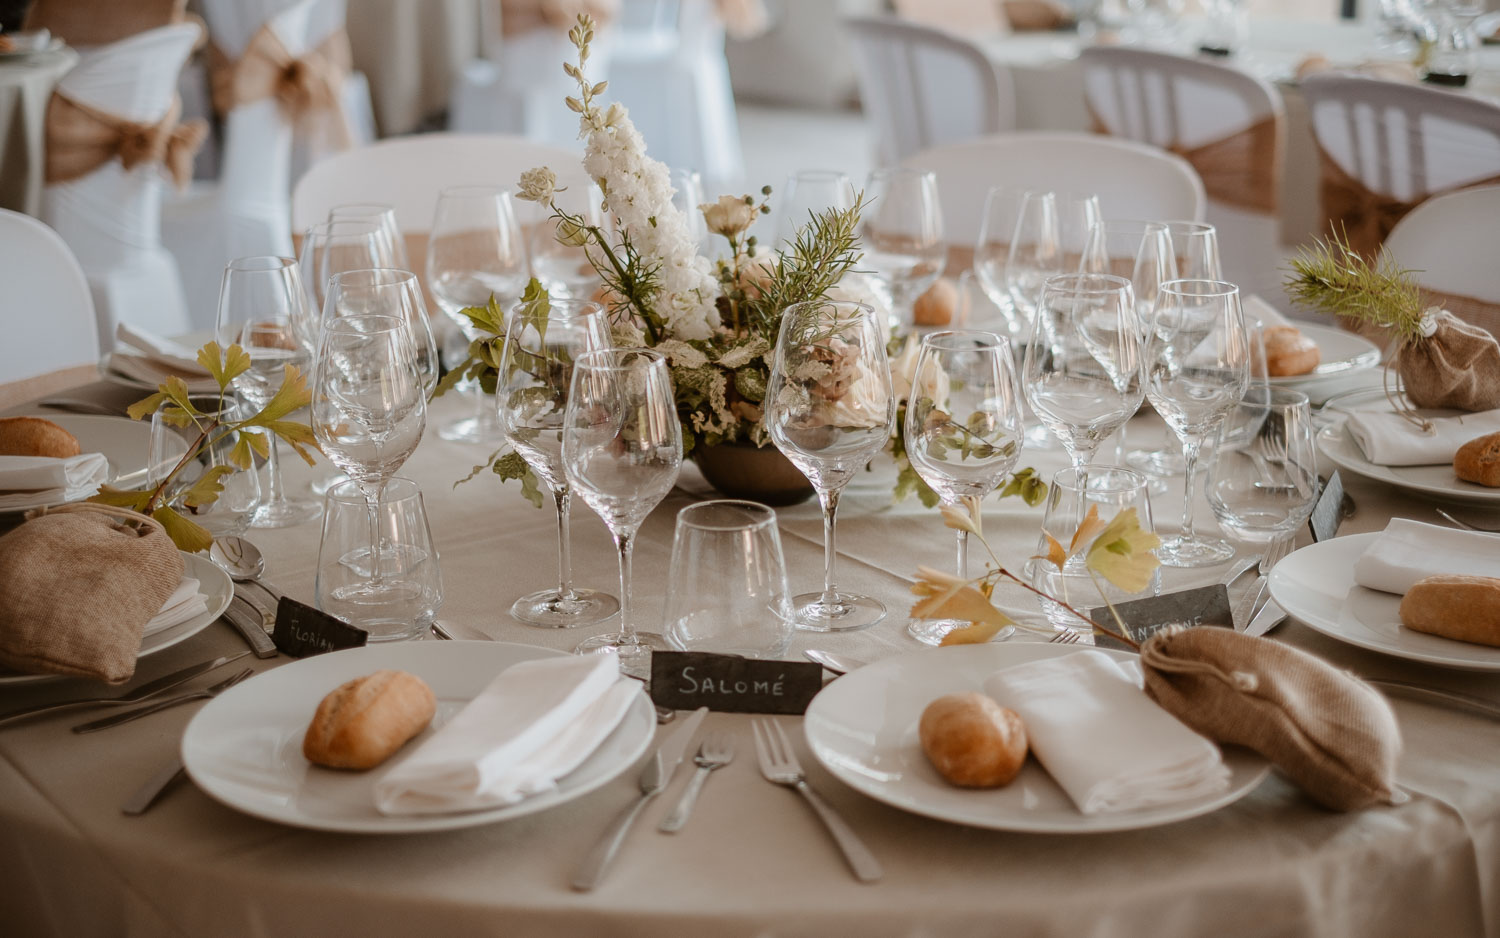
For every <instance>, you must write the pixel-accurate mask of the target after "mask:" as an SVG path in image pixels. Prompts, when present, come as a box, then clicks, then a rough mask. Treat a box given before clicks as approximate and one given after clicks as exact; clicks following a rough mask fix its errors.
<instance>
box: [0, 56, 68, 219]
mask: <svg viewBox="0 0 1500 938" xmlns="http://www.w3.org/2000/svg"><path fill="white" fill-rule="evenodd" d="M77 63H78V53H76V52H74V51H73V50H72V49H67V48H64V49H59V50H57V51H55V52H44V53H39V54H37V55H33V56H29V57H26V58H23V59H16V60H13V61H5V62H3V63H0V208H8V209H10V210H12V211H16V212H25V213H26V214H28V215H35V214H37V212H39V211H40V210H41V207H42V179H43V175H44V171H45V168H46V167H45V165H44V163H45V157H46V152H47V151H46V150H45V147H46V143H47V129H46V122H47V102H48V100H50V99H51V97H52V88H53V87H54V86H55V85H56V84H57V81H58V79H60V78H62V77H63V75H65V74H67V72H68V70H69V69H71V68H72V67H73V66H74V65H76V64H77Z"/></svg>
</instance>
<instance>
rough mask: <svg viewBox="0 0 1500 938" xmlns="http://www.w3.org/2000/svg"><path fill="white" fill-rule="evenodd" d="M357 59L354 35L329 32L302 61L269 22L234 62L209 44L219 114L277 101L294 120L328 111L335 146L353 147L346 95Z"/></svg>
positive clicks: (211, 72) (212, 84)
mask: <svg viewBox="0 0 1500 938" xmlns="http://www.w3.org/2000/svg"><path fill="white" fill-rule="evenodd" d="M353 61H354V60H353V56H352V53H351V52H350V50H349V34H348V32H346V31H345V30H343V29H339V30H335V31H334V32H332V33H330V34H329V35H328V37H327V38H326V39H324V40H323V41H322V42H320V43H318V45H317V46H316V47H314V48H312V49H309V50H307V51H306V52H304V53H303V54H302V55H301V56H297V57H294V56H293V55H292V54H291V53H290V52H288V51H287V48H286V46H285V45H284V44H283V43H282V41H281V38H280V37H279V36H277V35H276V31H275V30H273V29H272V28H271V27H270V25H269V24H268V25H265V26H262V27H261V28H260V29H259V30H258V31H257V32H256V34H255V35H254V36H253V37H251V39H250V44H249V45H248V46H246V47H245V54H244V55H242V56H240V57H239V59H238V60H237V61H231V60H230V59H229V57H228V56H226V55H225V54H224V52H223V51H222V50H221V49H219V47H218V46H216V45H213V44H212V43H210V44H209V47H208V71H209V82H210V85H211V88H212V95H213V105H214V110H216V111H218V112H219V113H220V114H227V113H228V112H229V111H231V110H233V109H234V108H237V107H240V106H242V105H246V104H251V103H254V102H256V101H261V100H264V99H266V98H274V99H275V100H277V101H279V102H280V103H281V107H282V109H283V111H284V112H285V113H286V115H287V117H288V119H290V120H292V121H299V120H303V119H306V118H308V117H310V116H311V115H313V114H314V113H316V112H320V111H321V112H327V113H329V114H330V115H331V116H332V117H333V120H331V121H330V122H329V124H328V127H329V129H330V130H331V131H332V133H333V135H334V142H335V143H336V144H337V145H338V146H341V147H348V146H349V145H350V144H351V142H352V141H353V134H352V132H351V131H350V129H349V124H348V120H347V118H346V116H345V114H344V108H343V101H342V94H343V88H344V79H345V78H347V77H348V75H349V71H350V69H351V68H352V67H353Z"/></svg>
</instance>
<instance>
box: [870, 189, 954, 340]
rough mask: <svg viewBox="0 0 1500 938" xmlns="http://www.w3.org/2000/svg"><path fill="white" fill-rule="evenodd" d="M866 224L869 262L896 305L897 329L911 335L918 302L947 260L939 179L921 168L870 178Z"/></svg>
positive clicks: (894, 325)
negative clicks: (914, 312) (914, 309)
mask: <svg viewBox="0 0 1500 938" xmlns="http://www.w3.org/2000/svg"><path fill="white" fill-rule="evenodd" d="M866 195H867V197H868V203H869V204H868V205H867V206H866V208H865V210H864V213H863V215H862V217H861V219H860V238H861V240H862V241H863V242H864V247H865V254H864V258H863V263H864V264H866V265H868V266H869V267H870V269H871V270H872V272H873V273H874V275H875V281H876V283H878V284H879V285H880V287H881V288H883V290H884V291H885V293H886V294H887V297H888V298H889V300H890V303H891V318H892V323H891V326H892V329H893V331H894V332H896V333H897V334H903V333H906V332H909V331H910V330H911V327H912V324H913V315H914V314H913V307H914V304H915V303H916V302H917V297H919V296H921V295H922V293H923V292H924V291H925V290H926V289H927V288H928V287H930V286H932V285H933V283H935V282H936V281H937V278H938V275H939V274H941V273H942V272H943V264H944V263H945V262H946V260H947V255H948V247H947V245H946V244H945V243H944V241H943V216H942V212H941V211H940V209H939V208H938V192H937V176H935V175H934V174H932V173H930V172H925V171H923V170H917V169H882V170H877V171H875V172H873V173H871V174H870V182H869V185H868V187H867V189H866Z"/></svg>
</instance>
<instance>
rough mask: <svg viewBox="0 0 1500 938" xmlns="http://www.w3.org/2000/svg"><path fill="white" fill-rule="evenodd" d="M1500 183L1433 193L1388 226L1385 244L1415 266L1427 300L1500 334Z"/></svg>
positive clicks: (1400, 259) (1408, 267) (1410, 266)
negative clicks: (1499, 252)
mask: <svg viewBox="0 0 1500 938" xmlns="http://www.w3.org/2000/svg"><path fill="white" fill-rule="evenodd" d="M1497 241H1500V186H1482V187H1477V188H1474V189H1465V190H1463V191H1462V192H1450V193H1448V194H1447V195H1439V196H1434V197H1433V198H1431V199H1428V200H1427V201H1425V202H1423V203H1422V204H1421V205H1418V206H1417V207H1416V208H1414V209H1412V210H1411V212H1409V213H1408V214H1407V215H1406V216H1405V217H1403V218H1402V219H1401V220H1400V221H1398V222H1397V223H1396V227H1394V228H1392V229H1391V233H1390V236H1389V237H1388V238H1386V240H1385V247H1386V250H1388V251H1390V253H1391V257H1392V258H1394V259H1395V261H1396V263H1397V264H1398V265H1399V266H1401V267H1402V268H1405V269H1406V270H1410V271H1413V273H1414V275H1415V277H1416V280H1417V282H1418V283H1419V284H1421V286H1422V289H1423V290H1424V291H1426V292H1427V294H1428V297H1427V299H1428V302H1430V303H1436V304H1439V305H1443V306H1446V307H1447V308H1448V309H1449V310H1451V311H1452V312H1453V314H1454V315H1456V316H1458V317H1460V318H1462V319H1467V320H1468V321H1470V322H1473V323H1475V324H1477V325H1480V326H1483V327H1485V328H1486V329H1488V330H1490V332H1491V333H1493V334H1494V335H1496V336H1500V265H1497V264H1496V263H1495V244H1496V242H1497Z"/></svg>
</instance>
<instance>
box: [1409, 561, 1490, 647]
mask: <svg viewBox="0 0 1500 938" xmlns="http://www.w3.org/2000/svg"><path fill="white" fill-rule="evenodd" d="M1401 624H1402V625H1404V626H1406V627H1407V628H1409V629H1412V630H1413V631H1416V632H1426V633H1428V634H1429V635H1440V636H1442V637H1443V638H1452V639H1456V640H1458V641H1460V642H1473V643H1475V644H1478V645H1494V646H1496V647H1500V579H1497V578H1495V577H1492V576H1459V575H1456V574H1448V573H1440V574H1438V575H1437V576H1430V577H1427V578H1426V579H1423V580H1418V581H1417V583H1416V585H1414V586H1413V587H1412V588H1411V589H1410V590H1408V591H1407V593H1406V595H1405V596H1404V597H1402V599H1401Z"/></svg>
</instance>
